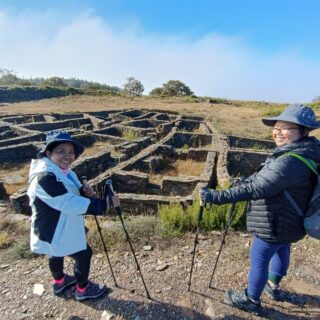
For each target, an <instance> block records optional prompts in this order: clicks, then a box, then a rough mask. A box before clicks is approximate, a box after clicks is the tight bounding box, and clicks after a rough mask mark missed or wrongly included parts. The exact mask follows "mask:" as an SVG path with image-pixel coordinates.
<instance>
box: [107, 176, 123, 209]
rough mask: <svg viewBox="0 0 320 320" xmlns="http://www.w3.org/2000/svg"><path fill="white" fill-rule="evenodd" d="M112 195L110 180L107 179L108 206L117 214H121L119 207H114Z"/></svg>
mask: <svg viewBox="0 0 320 320" xmlns="http://www.w3.org/2000/svg"><path fill="white" fill-rule="evenodd" d="M113 196H114V190H113V186H112V180H111V179H108V180H107V181H106V197H108V200H109V206H110V208H114V209H115V210H116V212H117V214H118V215H121V209H120V207H114V205H113V201H112V197H113Z"/></svg>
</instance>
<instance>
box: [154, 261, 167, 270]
mask: <svg viewBox="0 0 320 320" xmlns="http://www.w3.org/2000/svg"><path fill="white" fill-rule="evenodd" d="M168 267H169V266H168V264H167V263H162V264H159V265H158V266H157V267H156V270H157V271H163V270H166V269H167V268H168Z"/></svg>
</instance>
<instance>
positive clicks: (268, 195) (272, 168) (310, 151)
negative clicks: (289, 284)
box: [213, 137, 320, 243]
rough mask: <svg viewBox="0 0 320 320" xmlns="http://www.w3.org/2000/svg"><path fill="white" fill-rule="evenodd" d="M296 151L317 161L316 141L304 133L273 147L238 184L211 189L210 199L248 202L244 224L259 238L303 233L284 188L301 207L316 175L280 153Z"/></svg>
mask: <svg viewBox="0 0 320 320" xmlns="http://www.w3.org/2000/svg"><path fill="white" fill-rule="evenodd" d="M288 152H294V153H297V154H299V155H301V156H303V157H305V158H308V159H312V160H314V161H316V162H317V163H319V162H320V141H319V140H317V139H316V138H314V137H307V138H304V139H302V140H299V141H297V142H294V143H292V144H290V145H285V146H283V147H280V148H276V149H275V151H274V152H273V154H272V155H270V156H269V157H268V159H267V160H266V162H265V163H264V164H263V166H262V167H261V168H260V169H259V171H258V172H256V173H255V174H253V175H252V176H250V177H249V178H247V179H246V180H245V181H244V182H243V183H242V184H241V185H239V186H236V187H233V188H230V189H226V190H222V191H218V192H213V202H214V203H217V204H225V203H231V202H238V201H247V200H251V201H250V202H249V206H248V212H247V228H248V231H250V232H252V233H253V234H255V235H256V236H258V237H259V238H261V239H263V240H266V241H269V242H277V243H291V242H295V241H298V240H300V239H302V238H303V237H304V235H305V232H304V229H303V225H302V219H301V218H300V217H299V216H298V214H297V213H296V211H295V210H294V208H292V206H291V204H290V203H289V202H288V200H287V198H286V197H285V195H284V193H283V191H284V190H288V191H289V193H290V194H291V195H292V197H293V198H294V200H295V201H296V202H297V204H298V205H299V206H300V208H301V209H302V210H305V209H306V207H307V204H308V202H309V200H310V197H311V194H312V190H313V187H314V184H315V181H316V175H315V174H314V173H313V172H312V171H311V170H310V169H309V168H308V167H307V166H306V164H304V163H303V162H302V161H301V160H299V159H297V158H295V157H293V156H288V155H284V154H285V153H288Z"/></svg>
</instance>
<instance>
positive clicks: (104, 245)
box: [81, 176, 119, 288]
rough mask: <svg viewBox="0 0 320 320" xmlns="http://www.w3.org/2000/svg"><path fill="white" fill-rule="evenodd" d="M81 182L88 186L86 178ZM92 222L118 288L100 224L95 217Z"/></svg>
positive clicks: (82, 178)
mask: <svg viewBox="0 0 320 320" xmlns="http://www.w3.org/2000/svg"><path fill="white" fill-rule="evenodd" d="M81 180H82V183H83V185H84V186H85V185H87V184H88V180H87V177H86V176H83V177H81ZM94 220H95V222H96V226H97V230H98V233H99V235H100V239H101V242H102V246H103V249H104V253H105V254H106V257H107V260H108V264H109V267H110V271H111V275H112V278H113V281H114V285H115V286H116V287H117V288H118V287H119V286H118V284H117V281H116V277H115V276H114V273H113V269H112V266H111V262H110V258H109V254H108V250H107V246H106V243H105V241H104V238H103V236H102V232H101V227H100V224H99V222H98V218H97V216H96V215H95V216H94Z"/></svg>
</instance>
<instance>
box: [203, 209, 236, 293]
mask: <svg viewBox="0 0 320 320" xmlns="http://www.w3.org/2000/svg"><path fill="white" fill-rule="evenodd" d="M235 208H236V203H232V204H231V208H230V211H229V219H228V223H227V225H226V228H225V230H224V232H223V235H222V239H221V244H220V249H219V252H218V256H217V258H216V262H215V264H214V267H213V271H212V274H211V279H210V283H209V288H211V289H212V287H211V283H212V279H213V275H214V273H215V271H216V268H217V265H218V261H219V258H220V254H221V251H222V246H223V245H224V243H225V238H226V236H227V233H228V230H229V227H230V225H231V223H232V217H233V214H234V210H235Z"/></svg>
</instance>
